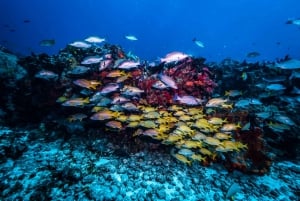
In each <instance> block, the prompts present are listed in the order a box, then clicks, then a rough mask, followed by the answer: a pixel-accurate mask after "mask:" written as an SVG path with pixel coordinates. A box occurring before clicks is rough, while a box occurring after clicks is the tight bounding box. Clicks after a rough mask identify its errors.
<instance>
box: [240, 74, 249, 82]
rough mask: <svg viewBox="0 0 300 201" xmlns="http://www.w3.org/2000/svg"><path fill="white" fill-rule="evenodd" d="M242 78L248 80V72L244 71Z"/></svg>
mask: <svg viewBox="0 0 300 201" xmlns="http://www.w3.org/2000/svg"><path fill="white" fill-rule="evenodd" d="M241 78H242V80H244V81H246V80H247V79H248V74H247V73H246V72H243V73H242V75H241Z"/></svg>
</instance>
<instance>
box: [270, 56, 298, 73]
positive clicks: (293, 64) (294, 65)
mask: <svg viewBox="0 0 300 201" xmlns="http://www.w3.org/2000/svg"><path fill="white" fill-rule="evenodd" d="M275 67H277V68H281V69H286V70H294V69H300V60H297V59H290V60H287V61H283V62H280V63H276V64H275Z"/></svg>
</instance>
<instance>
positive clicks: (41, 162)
mask: <svg viewBox="0 0 300 201" xmlns="http://www.w3.org/2000/svg"><path fill="white" fill-rule="evenodd" d="M50 135H51V134H50ZM52 135H53V136H55V134H53V133H52ZM115 146H116V145H114V144H113V143H111V142H109V141H107V139H105V138H102V137H101V138H99V139H96V140H93V141H92V142H88V141H87V140H86V139H84V136H76V135H74V136H71V137H70V138H68V139H62V138H57V139H55V138H53V137H49V134H48V137H46V136H43V133H42V132H41V131H39V130H38V129H35V130H34V131H31V130H19V131H15V130H14V131H13V130H11V129H9V128H1V132H0V154H1V161H0V162H1V164H0V178H1V179H0V189H1V193H0V200H82V201H84V200H106V201H108V200H120V201H121V200H128V201H129V200H157V201H159V200H172V201H175V200H178V201H180V200H186V201H197V200H205V201H218V200H231V199H232V200H235V201H236V200H247V201H254V200H259V201H269V200H276V201H280V200H282V201H287V200H295V201H297V200H299V197H297V196H299V190H300V176H299V175H300V163H299V161H298V162H292V161H277V162H274V163H273V164H272V167H271V170H270V172H269V173H268V174H265V175H263V176H258V175H245V174H243V173H241V172H238V171H233V172H228V171H227V170H226V169H225V168H224V167H222V166H221V165H218V164H213V165H211V166H210V167H204V166H201V165H200V164H196V163H194V164H193V165H192V166H187V165H185V164H182V163H180V162H178V161H176V159H174V158H173V157H172V156H171V155H170V154H169V153H165V152H161V151H154V150H149V149H145V150H144V151H139V152H137V153H134V154H129V155H128V156H125V155H124V156H116V155H114V154H110V153H113V150H114V149H115V148H116V147H115ZM233 184H235V185H236V186H237V187H238V188H239V190H236V192H233V193H232V194H233V198H231V197H230V198H226V195H227V194H228V189H229V188H230V186H232V185H233ZM227 196H228V195H227Z"/></svg>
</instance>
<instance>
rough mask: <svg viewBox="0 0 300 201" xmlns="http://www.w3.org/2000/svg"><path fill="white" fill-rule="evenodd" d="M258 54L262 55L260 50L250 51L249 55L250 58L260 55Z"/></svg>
mask: <svg viewBox="0 0 300 201" xmlns="http://www.w3.org/2000/svg"><path fill="white" fill-rule="evenodd" d="M258 56H260V53H259V52H249V53H248V54H247V57H248V58H255V57H258Z"/></svg>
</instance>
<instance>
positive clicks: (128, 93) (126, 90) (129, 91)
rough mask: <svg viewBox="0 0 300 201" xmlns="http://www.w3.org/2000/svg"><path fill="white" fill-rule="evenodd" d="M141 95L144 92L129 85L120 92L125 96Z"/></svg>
mask: <svg viewBox="0 0 300 201" xmlns="http://www.w3.org/2000/svg"><path fill="white" fill-rule="evenodd" d="M141 93H144V90H142V89H139V88H137V87H133V86H129V85H125V86H124V87H123V88H122V90H121V94H122V95H125V96H140V95H141Z"/></svg>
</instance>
